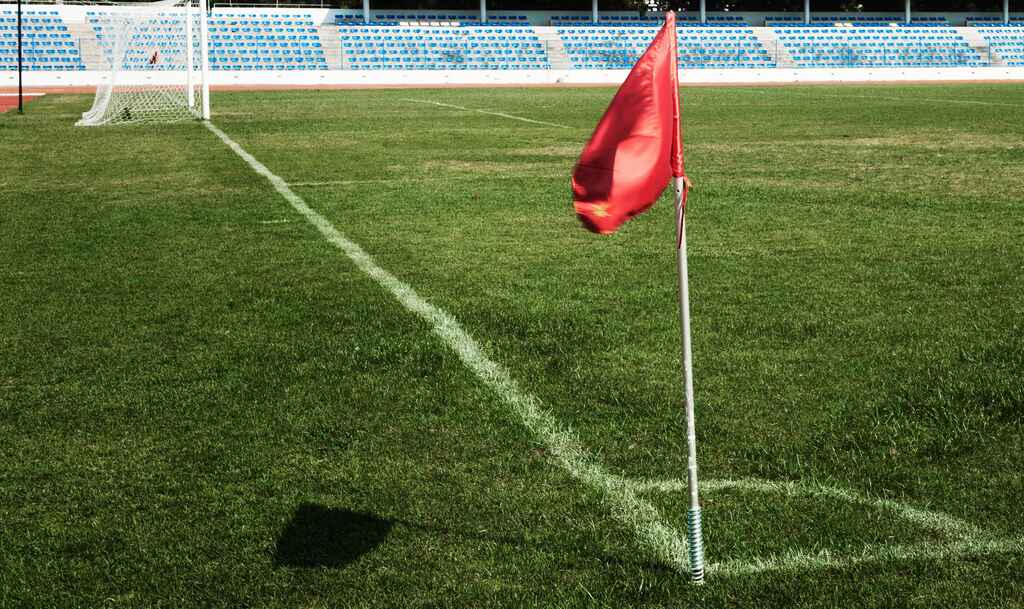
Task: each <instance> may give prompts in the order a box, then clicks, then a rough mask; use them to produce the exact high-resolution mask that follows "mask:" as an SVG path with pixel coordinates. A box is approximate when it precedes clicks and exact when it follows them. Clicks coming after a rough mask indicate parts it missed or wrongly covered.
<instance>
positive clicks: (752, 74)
mask: <svg viewBox="0 0 1024 609" xmlns="http://www.w3.org/2000/svg"><path fill="white" fill-rule="evenodd" d="M627 73H628V72H627V71H626V70H522V71H493V70H458V71H440V70H438V71H427V70H423V71H413V72H405V71H397V70H394V71H392V70H381V71H367V72H362V71H351V70H324V71H292V72H289V71H276V72H271V71H252V72H231V71H218V72H212V73H211V84H212V85H213V86H214V87H217V86H222V87H228V86H231V87H254V88H258V87H394V86H438V87H445V86H471V85H491V86H515V85H522V86H544V85H617V84H620V83H621V82H622V81H623V79H625V77H626V74H627ZM122 76H123V77H124V79H123V80H122V82H125V83H126V84H128V83H129V81H130V84H145V83H153V84H165V83H167V82H168V80H171V79H169V78H168V75H166V74H160V73H152V72H145V73H135V74H134V75H131V76H128V75H122ZM24 78H25V86H26V87H29V88H55V87H94V86H96V85H97V84H98V83H99V82H101V81H102V80H103V79H104V78H106V73H102V72H27V73H25V74H24ZM927 81H936V82H939V81H1024V67H1018V68H1005V67H1003V68H825V69H820V68H807V69H800V70H794V69H774V70H736V69H733V70H684V71H682V72H680V82H681V83H682V84H683V85H739V84H749V85H769V84H771V85H778V84H798V83H805V84H807V83H869V82H927ZM15 86H17V76H16V74H15V73H14V72H2V73H0V88H11V87H15Z"/></svg>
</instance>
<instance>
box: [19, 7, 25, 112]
mask: <svg viewBox="0 0 1024 609" xmlns="http://www.w3.org/2000/svg"><path fill="white" fill-rule="evenodd" d="M18 114H25V101H24V99H23V97H22V91H21V0H18Z"/></svg>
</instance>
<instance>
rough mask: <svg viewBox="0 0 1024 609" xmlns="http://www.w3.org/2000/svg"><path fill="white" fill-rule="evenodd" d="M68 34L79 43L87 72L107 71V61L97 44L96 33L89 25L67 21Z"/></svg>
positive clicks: (79, 49) (79, 50)
mask: <svg viewBox="0 0 1024 609" xmlns="http://www.w3.org/2000/svg"><path fill="white" fill-rule="evenodd" d="M66 25H67V26H68V33H69V34H71V35H72V36H73V37H74V39H75V40H77V41H78V52H79V53H80V54H81V55H82V63H84V64H85V69H86V70H106V69H108V68H107V60H106V59H104V57H103V51H102V50H100V45H99V43H98V42H96V33H95V32H94V31H93V29H92V26H90V25H89V24H88V23H82V22H77V23H76V22H74V21H67V22H66Z"/></svg>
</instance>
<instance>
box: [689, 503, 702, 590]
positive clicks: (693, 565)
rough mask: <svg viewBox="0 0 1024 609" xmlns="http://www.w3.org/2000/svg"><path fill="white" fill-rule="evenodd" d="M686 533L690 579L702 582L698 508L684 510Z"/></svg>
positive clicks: (696, 582)
mask: <svg viewBox="0 0 1024 609" xmlns="http://www.w3.org/2000/svg"><path fill="white" fill-rule="evenodd" d="M686 534H687V541H689V543H688V544H687V545H688V547H689V553H690V581H692V582H693V583H695V584H703V583H704V536H703V535H702V534H701V527H700V508H699V507H698V508H690V510H689V511H687V512H686Z"/></svg>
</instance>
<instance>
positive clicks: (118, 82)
mask: <svg viewBox="0 0 1024 609" xmlns="http://www.w3.org/2000/svg"><path fill="white" fill-rule="evenodd" d="M86 20H87V27H91V28H92V32H93V34H94V35H95V37H96V47H97V49H98V51H99V55H100V57H99V61H100V63H101V65H102V67H103V70H102V72H101V74H102V75H101V80H100V83H99V84H98V86H97V87H96V97H95V99H94V100H93V105H92V107H91V108H90V109H89V110H88V111H87V112H85V113H83V114H82V118H81V119H80V120H79V121H78V123H77V124H78V125H82V126H95V125H111V124H123V123H167V122H175V121H183V120H194V119H199V118H202V119H209V118H210V85H209V55H208V52H207V49H208V40H209V29H208V27H207V7H206V0H160V1H157V2H131V3H125V4H102V5H94V6H93V7H92V8H91V10H88V11H87V14H86Z"/></svg>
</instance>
